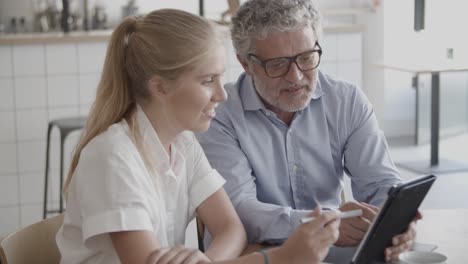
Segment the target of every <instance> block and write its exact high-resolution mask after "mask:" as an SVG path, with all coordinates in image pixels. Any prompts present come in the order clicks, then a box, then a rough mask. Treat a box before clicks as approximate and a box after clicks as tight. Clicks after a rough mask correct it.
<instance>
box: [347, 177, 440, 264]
mask: <svg viewBox="0 0 468 264" xmlns="http://www.w3.org/2000/svg"><path fill="white" fill-rule="evenodd" d="M435 179H436V176H434V175H430V176H424V177H420V178H417V179H415V180H412V181H409V182H406V183H402V184H400V185H397V186H394V187H392V188H391V189H390V190H389V191H388V197H387V199H386V201H385V203H384V205H383V207H382V209H381V210H380V212H379V214H378V215H377V216H376V218H375V219H374V222H373V223H372V225H371V227H370V228H369V230H368V231H367V234H366V236H365V237H364V239H363V240H362V241H361V243H360V245H359V247H358V249H357V251H356V253H355V255H354V257H353V260H352V261H351V263H352V264H371V263H372V264H373V263H384V262H385V256H384V251H385V248H387V247H388V246H390V245H391V244H392V238H393V237H394V236H395V235H398V234H401V233H403V232H404V231H406V229H407V227H408V225H409V223H410V222H411V221H412V220H413V219H414V217H415V216H416V213H417V211H418V208H419V205H421V203H422V201H423V200H424V197H425V196H426V194H427V192H428V191H429V189H430V188H431V186H432V184H433V183H434V181H435Z"/></svg>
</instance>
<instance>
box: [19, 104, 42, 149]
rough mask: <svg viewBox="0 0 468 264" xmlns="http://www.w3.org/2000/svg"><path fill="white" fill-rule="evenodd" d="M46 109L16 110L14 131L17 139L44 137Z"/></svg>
mask: <svg viewBox="0 0 468 264" xmlns="http://www.w3.org/2000/svg"><path fill="white" fill-rule="evenodd" d="M46 130H47V111H46V110H45V109H34V110H18V111H17V112H16V131H17V137H18V140H19V141H24V140H35V139H42V140H44V139H45V138H46V134H47V133H46Z"/></svg>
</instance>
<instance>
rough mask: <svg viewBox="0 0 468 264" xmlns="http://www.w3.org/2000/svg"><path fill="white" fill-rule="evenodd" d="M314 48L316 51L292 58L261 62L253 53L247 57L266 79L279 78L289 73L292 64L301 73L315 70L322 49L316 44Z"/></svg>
mask: <svg viewBox="0 0 468 264" xmlns="http://www.w3.org/2000/svg"><path fill="white" fill-rule="evenodd" d="M315 46H316V47H318V49H314V50H309V51H306V52H303V53H300V54H297V55H296V56H292V57H280V58H273V59H268V60H263V61H262V60H260V59H259V58H258V57H257V56H256V55H255V54H253V53H249V54H248V57H249V59H251V60H252V61H254V62H255V63H257V64H259V65H261V66H262V67H263V69H264V70H265V73H266V75H268V77H270V78H279V77H283V76H284V75H286V74H287V73H288V72H289V68H291V63H292V62H294V63H295V64H296V65H297V68H299V69H300V70H301V71H311V70H313V69H315V68H317V67H318V66H319V64H320V57H321V56H322V48H321V47H320V45H319V43H318V42H315Z"/></svg>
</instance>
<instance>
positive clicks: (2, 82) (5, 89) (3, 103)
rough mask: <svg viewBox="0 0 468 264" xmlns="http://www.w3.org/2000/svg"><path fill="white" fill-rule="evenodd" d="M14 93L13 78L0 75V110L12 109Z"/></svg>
mask: <svg viewBox="0 0 468 264" xmlns="http://www.w3.org/2000/svg"><path fill="white" fill-rule="evenodd" d="M14 95H15V93H14V89H13V78H7V77H0V111H2V110H11V109H13V107H14V105H15V104H14V103H15V97H14Z"/></svg>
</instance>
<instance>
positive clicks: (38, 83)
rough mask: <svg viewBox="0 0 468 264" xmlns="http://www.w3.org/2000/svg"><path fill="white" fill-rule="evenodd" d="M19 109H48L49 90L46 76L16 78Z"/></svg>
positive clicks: (16, 99)
mask: <svg viewBox="0 0 468 264" xmlns="http://www.w3.org/2000/svg"><path fill="white" fill-rule="evenodd" d="M15 101H16V108H17V109H24V108H26V109H29V108H38V107H46V105H47V88H46V79H45V77H44V76H39V77H17V78H15Z"/></svg>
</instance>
